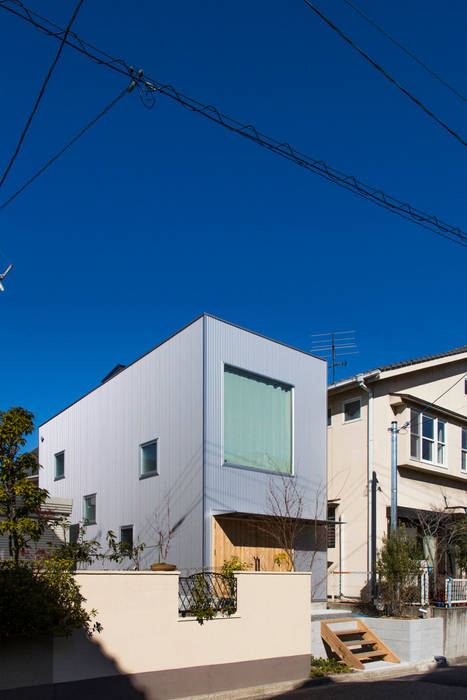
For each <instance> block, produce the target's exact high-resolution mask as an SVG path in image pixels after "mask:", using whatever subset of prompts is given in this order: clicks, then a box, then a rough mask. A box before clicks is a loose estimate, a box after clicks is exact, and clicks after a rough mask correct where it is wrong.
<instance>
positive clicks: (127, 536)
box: [120, 525, 133, 548]
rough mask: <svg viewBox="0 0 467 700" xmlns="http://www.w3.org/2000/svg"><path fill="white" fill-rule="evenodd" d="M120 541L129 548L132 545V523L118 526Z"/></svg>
mask: <svg viewBox="0 0 467 700" xmlns="http://www.w3.org/2000/svg"><path fill="white" fill-rule="evenodd" d="M120 542H122V544H126V545H127V546H128V547H129V548H131V547H133V525H131V526H128V527H121V528H120Z"/></svg>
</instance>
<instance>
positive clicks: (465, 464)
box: [461, 428, 467, 474]
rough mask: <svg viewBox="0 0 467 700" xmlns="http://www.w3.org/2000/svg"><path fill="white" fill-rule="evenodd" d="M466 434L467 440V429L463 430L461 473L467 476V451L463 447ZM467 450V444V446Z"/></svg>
mask: <svg viewBox="0 0 467 700" xmlns="http://www.w3.org/2000/svg"><path fill="white" fill-rule="evenodd" d="M464 433H465V436H466V440H467V428H461V472H462V473H463V474H467V449H464V448H463V447H462V442H463V437H464ZM466 448H467V444H466Z"/></svg>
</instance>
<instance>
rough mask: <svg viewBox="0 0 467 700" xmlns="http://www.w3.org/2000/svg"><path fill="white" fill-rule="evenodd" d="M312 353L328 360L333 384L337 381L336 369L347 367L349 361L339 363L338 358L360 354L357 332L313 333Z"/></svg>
mask: <svg viewBox="0 0 467 700" xmlns="http://www.w3.org/2000/svg"><path fill="white" fill-rule="evenodd" d="M311 337H312V338H313V340H312V341H311V351H312V353H313V354H315V355H318V356H319V357H322V358H323V360H328V365H329V369H330V370H331V372H332V382H331V383H332V384H334V382H335V379H336V367H345V366H346V364H347V360H341V361H338V360H337V359H336V358H337V357H343V356H344V355H357V353H358V352H359V350H358V347H357V343H356V341H355V331H331V332H330V333H313V334H312V336H311Z"/></svg>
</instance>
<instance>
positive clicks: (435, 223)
mask: <svg viewBox="0 0 467 700" xmlns="http://www.w3.org/2000/svg"><path fill="white" fill-rule="evenodd" d="M10 5H14V6H15V8H13V7H10ZM16 8H19V9H16ZM0 9H5V10H8V11H9V12H12V13H13V14H15V15H17V16H19V17H21V18H22V19H24V20H26V21H27V22H29V23H31V24H33V25H34V26H35V27H37V28H38V29H40V31H42V32H44V33H45V34H47V35H48V36H51V37H54V38H55V39H58V40H60V39H61V37H62V33H63V31H64V30H63V29H62V28H61V27H58V26H57V25H55V24H53V23H52V22H50V21H49V20H46V19H44V18H42V17H39V16H38V15H36V14H35V13H33V12H31V11H30V10H28V9H27V8H25V6H24V5H23V4H22V3H21V2H19V0H0ZM65 43H66V44H67V45H69V46H71V47H72V48H74V49H75V50H76V51H79V52H80V53H83V54H85V55H86V56H87V57H88V58H90V59H91V60H93V61H94V62H96V63H98V64H99V65H103V66H106V67H107V68H111V69H112V70H114V71H116V72H118V73H120V74H122V75H125V76H126V77H130V78H132V79H133V80H134V81H135V82H136V83H137V85H140V86H142V87H143V88H144V89H145V90H152V91H154V92H158V93H160V94H163V95H165V96H166V97H169V98H170V99H172V100H175V101H176V102H178V103H179V104H181V105H183V106H184V107H186V108H187V109H190V110H191V111H193V112H196V113H198V114H200V115H202V116H203V117H205V118H206V119H209V120H210V121H213V122H215V123H217V124H219V125H221V126H223V127H225V128H226V129H228V130H229V131H232V132H235V133H237V134H239V135H240V136H243V137H244V138H246V139H249V140H250V141H253V142H255V143H257V144H258V145H260V146H262V147H263V148H266V149H268V150H270V151H272V152H274V153H276V154H277V155H279V156H281V157H282V158H285V159H286V160H290V161H292V162H294V163H296V164H297V165H299V166H300V167H302V168H305V169H307V170H310V171H312V172H314V173H316V174H317V175H319V176H320V177H323V178H325V179H326V180H329V181H331V182H334V183H335V184H337V185H339V187H342V188H344V189H347V190H350V191H351V192H353V193H354V194H357V195H358V196H360V197H363V198H364V199H368V200H370V201H372V202H373V203H374V204H376V205H377V206H379V207H382V208H384V209H387V210H389V211H391V212H392V213H394V214H397V215H398V216H401V217H402V218H405V219H408V220H409V221H412V222H413V223H416V224H418V225H419V226H423V227H424V228H426V229H428V230H430V231H432V232H433V233H435V234H437V235H439V236H441V237H443V238H446V239H447V240H450V241H452V242H453V243H457V244H458V245H460V246H462V247H464V248H466V247H467V233H466V232H465V231H463V230H462V229H460V228H458V227H455V226H452V225H451V224H448V223H446V222H445V221H442V220H441V219H439V218H438V217H437V216H434V215H432V214H427V213H425V212H423V211H421V210H420V209H416V208H415V207H413V206H412V205H411V204H409V203H408V202H402V201H400V200H398V199H396V198H395V197H392V196H391V195H388V194H386V193H385V192H383V191H382V190H380V189H376V188H374V187H372V186H371V185H366V184H365V183H363V182H361V181H360V180H357V178H355V177H354V176H353V175H346V174H345V173H343V172H340V171H339V170H337V169H335V168H333V167H331V166H329V165H327V164H326V163H325V162H324V161H323V160H317V159H315V158H312V157H311V156H307V155H305V154H304V153H301V152H300V151H297V150H295V149H294V148H292V146H290V145H289V144H288V143H287V142H282V141H278V140H276V139H273V138H271V137H270V136H267V135H265V134H263V133H261V132H259V131H258V130H257V129H256V128H255V127H254V126H251V125H249V124H242V123H241V122H239V121H237V120H236V119H233V118H232V117H229V116H227V115H226V114H223V113H222V112H220V111H219V110H218V109H217V108H216V107H213V106H212V105H205V104H202V103H201V102H198V101H197V100H195V99H193V98H191V97H188V96H187V95H184V94H183V93H181V92H179V91H178V90H176V89H175V88H174V87H172V86H171V85H165V84H163V83H161V82H159V81H157V80H155V79H153V78H149V77H147V76H145V75H144V76H143V75H141V74H140V73H137V72H136V71H135V70H134V68H133V67H132V66H131V65H129V64H128V63H126V62H125V61H123V60H122V59H119V58H115V57H113V56H111V55H110V54H108V53H106V52H105V51H102V50H101V49H98V48H97V47H95V46H93V45H92V44H90V43H89V42H86V41H84V40H83V39H81V38H80V37H78V36H77V35H76V34H74V32H69V35H68V37H67V38H66V40H65Z"/></svg>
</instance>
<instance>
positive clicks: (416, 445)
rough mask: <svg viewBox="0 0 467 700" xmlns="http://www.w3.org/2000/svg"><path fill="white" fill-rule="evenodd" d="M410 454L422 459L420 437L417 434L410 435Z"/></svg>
mask: <svg viewBox="0 0 467 700" xmlns="http://www.w3.org/2000/svg"><path fill="white" fill-rule="evenodd" d="M410 456H411V457H415V459H420V438H419V437H417V435H411V436H410Z"/></svg>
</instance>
